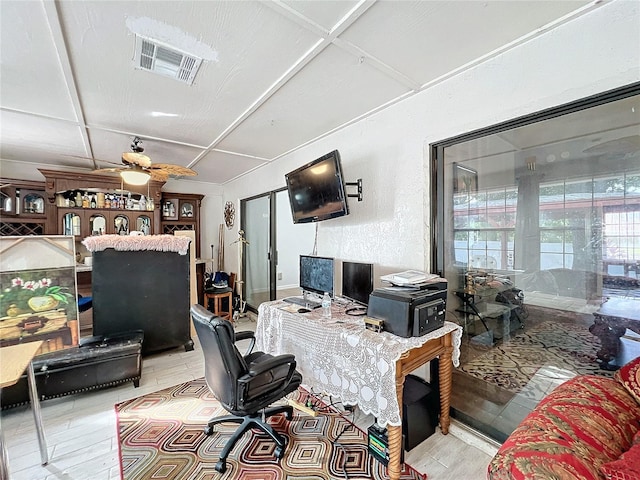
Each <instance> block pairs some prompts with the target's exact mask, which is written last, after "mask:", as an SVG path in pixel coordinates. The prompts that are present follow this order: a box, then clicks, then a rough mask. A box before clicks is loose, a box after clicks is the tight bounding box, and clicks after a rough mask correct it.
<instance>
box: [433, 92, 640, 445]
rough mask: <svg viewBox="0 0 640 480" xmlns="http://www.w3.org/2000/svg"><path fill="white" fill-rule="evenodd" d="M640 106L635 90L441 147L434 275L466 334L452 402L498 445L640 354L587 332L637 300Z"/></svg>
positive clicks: (623, 342)
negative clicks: (469, 176)
mask: <svg viewBox="0 0 640 480" xmlns="http://www.w3.org/2000/svg"><path fill="white" fill-rule="evenodd" d="M639 109H640V96H634V97H629V98H625V99H621V100H617V101H614V102H611V103H608V104H603V105H598V106H594V107H592V108H586V109H585V108H582V109H579V110H577V111H575V112H573V113H568V114H566V115H563V116H558V117H554V118H549V119H546V120H543V121H539V122H537V123H532V124H529V125H523V126H520V127H517V128H513V129H510V130H504V131H501V132H499V133H492V134H488V135H486V136H484V137H480V138H478V139H472V140H466V141H462V142H460V143H458V144H453V145H448V146H446V147H442V148H443V150H444V155H443V157H442V162H443V164H444V165H443V166H444V168H443V169H440V170H439V172H444V192H443V191H438V192H437V194H438V195H439V196H442V195H444V209H443V211H442V212H441V217H442V223H441V225H439V230H440V229H441V231H442V232H444V233H443V238H444V245H438V251H442V252H444V253H443V255H442V259H443V264H442V265H438V268H439V269H440V270H441V271H443V272H444V273H443V274H444V276H445V277H446V278H447V280H448V285H449V293H450V294H449V298H448V305H447V312H448V313H449V312H451V314H450V316H451V319H452V320H453V321H457V322H459V323H460V324H461V325H462V326H463V329H464V335H463V342H462V347H461V364H460V368H459V369H457V370H455V373H454V385H453V391H454V392H457V393H454V398H453V399H452V407H453V412H454V416H455V417H457V418H459V419H461V420H463V421H464V422H466V423H468V424H470V425H472V426H473V427H475V428H477V429H479V430H481V431H482V432H484V433H485V434H487V435H489V436H491V437H493V438H495V439H496V440H498V441H504V440H505V439H506V437H507V436H508V435H509V434H510V433H511V432H512V431H513V429H514V428H515V426H516V425H517V424H518V423H519V421H520V420H522V418H523V417H524V415H526V413H527V412H528V410H529V409H530V408H532V407H533V406H534V405H535V404H536V403H537V402H538V401H539V400H540V399H541V398H542V397H543V396H544V395H545V394H546V393H547V392H548V391H550V390H551V389H552V388H553V387H555V386H556V385H558V384H559V383H561V382H562V381H564V380H566V379H568V378H570V377H571V376H574V375H577V374H582V373H591V374H599V375H605V376H611V370H613V369H615V368H617V367H618V366H619V365H622V364H624V363H625V362H626V361H628V360H630V359H631V358H634V357H635V356H638V355H640V347H639V346H638V342H634V341H629V342H627V341H626V340H625V339H624V338H620V339H618V338H617V337H616V338H614V339H613V341H612V343H611V344H612V345H618V344H619V345H621V346H622V347H621V348H620V349H619V350H618V349H615V351H614V350H612V351H611V353H610V352H609V350H606V351H604V350H605V349H603V347H602V345H605V344H606V345H608V343H607V342H609V340H610V339H609V338H607V339H606V341H603V339H602V338H599V337H597V336H596V334H592V333H591V332H590V330H589V327H590V326H591V325H592V324H593V322H594V318H595V317H594V315H597V314H598V310H599V309H600V308H601V307H602V305H603V304H604V302H608V303H616V301H622V302H624V301H628V299H632V300H631V301H632V302H633V301H640V300H639V299H640V287H639V284H638V282H637V278H638V277H639V275H640V136H639V135H638V132H639V131H640V130H639V124H638V115H637V112H638V111H640V110H639ZM494 132H495V131H494ZM467 138H468V137H467ZM460 172H473V174H474V177H473V180H472V182H471V183H469V182H467V183H469V185H472V186H473V188H470V187H467V186H465V185H467V184H465V185H462V186H461V183H460V175H461V173H460ZM438 174H440V173H438ZM469 302H472V303H473V304H474V305H475V306H476V307H477V310H476V311H474V310H472V309H470V308H469ZM622 330H624V329H622ZM599 355H600V357H599ZM601 367H604V368H601Z"/></svg>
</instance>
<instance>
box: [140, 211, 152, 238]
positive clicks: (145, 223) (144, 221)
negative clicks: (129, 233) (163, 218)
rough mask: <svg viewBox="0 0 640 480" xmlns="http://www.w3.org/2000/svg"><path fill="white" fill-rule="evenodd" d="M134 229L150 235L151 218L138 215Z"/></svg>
mask: <svg viewBox="0 0 640 480" xmlns="http://www.w3.org/2000/svg"><path fill="white" fill-rule="evenodd" d="M136 230H137V231H139V232H142V234H143V235H151V218H149V217H147V216H146V215H140V216H139V217H138V218H136Z"/></svg>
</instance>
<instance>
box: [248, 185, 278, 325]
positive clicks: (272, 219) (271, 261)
mask: <svg viewBox="0 0 640 480" xmlns="http://www.w3.org/2000/svg"><path fill="white" fill-rule="evenodd" d="M283 190H286V187H283V188H279V189H277V190H271V191H269V192H265V193H261V194H259V195H254V196H252V197H248V198H244V199H241V200H240V228H241V229H242V230H244V231H245V232H246V226H247V224H246V222H247V202H250V201H251V200H257V199H261V198H265V197H266V198H268V201H269V241H268V245H269V248H268V251H267V265H268V276H269V282H268V283H269V300H275V299H276V287H277V280H276V277H277V267H278V250H277V248H276V246H277V228H276V227H277V222H276V194H277V193H279V192H281V191H283ZM246 255H247V248H245V249H244V250H243V255H242V265H240V266H239V268H241V269H242V278H243V279H244V280H245V283H244V284H243V285H242V289H243V292H242V293H243V297H244V298H245V300H246V299H247V296H246V293H247V290H246V288H247V281H246V279H247V271H246V264H247V262H246V258H245V257H246ZM247 309H248V310H251V311H252V312H254V313H257V311H258V306H257V305H256V306H254V305H250V304H249V303H247Z"/></svg>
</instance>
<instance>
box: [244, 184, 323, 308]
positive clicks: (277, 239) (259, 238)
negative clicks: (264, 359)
mask: <svg viewBox="0 0 640 480" xmlns="http://www.w3.org/2000/svg"><path fill="white" fill-rule="evenodd" d="M241 209H242V215H241V217H242V222H241V224H242V229H243V230H244V232H245V239H246V240H247V242H248V243H247V244H246V245H245V249H244V260H243V279H244V281H245V285H244V292H245V293H244V295H245V300H246V301H247V306H248V308H250V309H251V310H253V311H257V309H258V306H259V305H260V304H261V303H262V302H266V301H269V300H276V299H280V298H284V297H287V296H291V295H299V294H300V288H299V273H298V269H299V266H298V262H299V256H300V254H310V253H311V252H312V250H313V244H314V239H315V226H316V225H315V224H301V225H294V224H293V219H292V216H291V208H290V206H289V197H288V194H287V191H286V190H284V189H282V190H277V191H273V192H267V193H265V194H262V195H259V196H257V197H252V198H249V199H246V200H242V201H241Z"/></svg>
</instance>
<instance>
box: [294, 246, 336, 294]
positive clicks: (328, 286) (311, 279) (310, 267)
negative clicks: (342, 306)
mask: <svg viewBox="0 0 640 480" xmlns="http://www.w3.org/2000/svg"><path fill="white" fill-rule="evenodd" d="M300 288H301V289H302V290H303V291H306V292H314V293H317V294H319V295H322V294H323V293H324V292H328V293H329V295H330V296H331V297H333V258H328V257H316V256H312V255H300Z"/></svg>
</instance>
